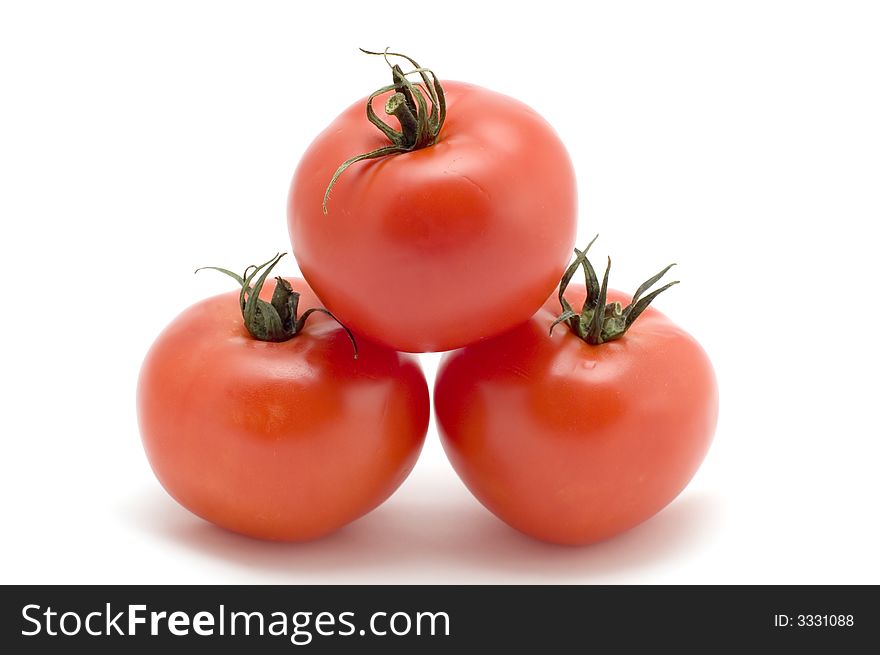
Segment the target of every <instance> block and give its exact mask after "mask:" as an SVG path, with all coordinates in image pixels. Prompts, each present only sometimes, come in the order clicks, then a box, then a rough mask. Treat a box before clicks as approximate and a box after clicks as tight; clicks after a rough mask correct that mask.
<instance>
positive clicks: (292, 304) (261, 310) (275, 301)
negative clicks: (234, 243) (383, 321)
mask: <svg viewBox="0 0 880 655" xmlns="http://www.w3.org/2000/svg"><path fill="white" fill-rule="evenodd" d="M285 254H287V253H283V252H282V253H279V254H276V255H275V256H274V257H273V258H272V259H270V260H269V261H267V262H265V263H263V264H260V265H259V266H256V265H253V264H251V265H250V266H248V267H247V268H246V269H245V270H244V273H243V274H242V275H238V274H237V273H233V272H232V271H230V270H228V269H225V268H220V267H218V266H203V267H202V268H197V269H196V273H198V272H199V271H202V270H205V269H210V270H213V271H220V272H221V273H223V274H225V275H228V276H229V277H231V278H232V279H233V280H235V281H236V282H238V283H239V284H240V285H241V294H240V296H239V302H240V304H241V315H242V317H243V318H244V325H245V327H246V328H247V331H248V332H249V333H250V334H251V336H252V337H253V338H254V339H258V340H259V341H273V342H280V341H287V340H288V339H292V338H293V337H295V336H296V335H297V334H299V333H300V332H301V331H302V329H303V327H304V326H305V323H306V321H307V320H308V318H309V316H311V315H312V314H314V313H315V312H321V313H322V314H327V316H329V317H330V318H332V319H333V320H334V321H336V322H337V323H339V325H340V326H341V327H342V329H343V330H345V333H346V334H347V335H348V338H349V339H351V345H352V347H353V348H354V358H355V359H357V356H358V348H357V342H356V341H355V339H354V335H353V334H352V333H351V330H349V329H348V328H347V327H345V325H343V324H342V323H341V322H340V321H339V319H338V318H336V317H335V316H334V315H333V314H332V313H330V310H327V309H324V308H323V307H312V308H311V309H307V310H306V311H304V312H303V314H302V316H297V312H298V309H299V296H300V294H299V292H297V291H294V290H293V287H291V286H290V282H288V281H287V280H285V279H284V278H283V277H276V278H275V282H276V284H275V291H274V292H273V293H272V300H271V301H269V302H266V301H265V300H263V299H262V298H260V291H262V289H263V285H264V284H265V283H266V279H267V278H268V277H269V274H270V273H271V272H272V269H273V268H275V266H276V264H278V262H279V261H281V258H282V257H284V255H285ZM258 274H259V277H257V279H256V281H254V278H255V277H256V276H257V275H258ZM251 282H253V287H251Z"/></svg>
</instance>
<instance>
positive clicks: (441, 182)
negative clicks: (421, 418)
mask: <svg viewBox="0 0 880 655" xmlns="http://www.w3.org/2000/svg"><path fill="white" fill-rule="evenodd" d="M396 79H397V78H396ZM398 87H400V85H398ZM442 89H444V90H445V102H446V110H447V112H446V118H445V122H444V123H443V125H442V129H440V130H439V134H438V135H437V140H436V143H433V145H426V146H425V147H421V148H415V149H412V150H409V151H401V152H397V153H392V154H389V155H387V156H384V157H378V158H375V159H371V160H369V161H361V162H358V163H355V164H353V165H351V166H349V167H348V168H347V169H346V170H345V171H344V172H343V173H342V174H341V175H340V176H339V177H338V179H337V180H336V181H335V182H334V184H333V187H332V190H331V191H330V193H329V195H328V197H327V205H326V206H327V215H324V212H323V209H322V201H323V198H324V194H325V191H326V190H327V188H328V183H329V182H330V180H331V177H332V176H333V175H334V171H336V170H337V168H338V167H339V166H340V164H341V163H342V162H344V161H346V160H348V159H349V158H351V157H352V156H356V155H358V154H359V153H366V152H369V151H373V150H375V149H376V148H382V147H383V146H387V145H388V144H389V141H388V139H387V138H386V137H385V136H384V135H383V134H382V132H380V131H378V130H376V129H375V127H374V125H373V124H371V122H370V121H369V120H367V119H366V118H365V117H364V104H365V102H366V100H360V101H358V102H356V103H354V104H353V105H351V107H349V108H348V109H346V110H345V111H344V112H343V113H342V114H341V115H339V116H338V117H337V118H336V119H335V120H334V121H333V122H332V123H330V125H329V126H328V127H327V129H325V130H324V131H323V132H322V133H321V134H320V135H319V136H318V137H317V138H316V139H315V140H314V142H313V143H312V144H311V145H310V146H309V148H308V149H307V150H306V152H305V154H304V155H303V157H302V160H301V161H300V163H299V166H298V167H297V169H296V172H295V174H294V177H293V181H292V183H291V187H290V194H289V200H288V224H289V229H290V235H291V240H292V244H293V250H294V253H295V254H296V258H297V261H298V263H299V266H300V269H301V271H302V273H303V276H304V277H305V278H306V280H307V281H308V283H309V285H310V286H311V287H312V288H313V289H314V290H315V292H316V293H317V295H318V297H319V298H320V299H321V301H322V302H323V303H324V305H325V306H326V307H327V308H328V309H330V310H331V311H332V312H333V313H334V314H336V315H337V316H338V317H339V319H340V320H341V321H342V322H343V323H345V324H346V325H348V326H349V327H351V329H352V330H354V331H355V332H356V333H358V334H364V335H366V336H368V337H370V338H372V339H374V340H376V341H378V342H380V343H384V344H386V345H388V346H390V347H392V348H395V349H397V350H403V351H409V352H426V351H442V350H449V349H452V348H457V347H460V346H464V345H467V344H469V343H472V342H474V341H477V340H479V339H482V338H486V337H489V336H492V335H495V334H498V333H500V332H502V331H504V330H506V329H508V328H510V327H513V326H514V325H516V324H518V323H521V322H523V321H525V320H527V319H528V318H529V317H530V316H531V315H532V314H534V312H535V311H536V310H537V309H538V308H539V307H540V306H541V304H542V303H543V302H544V300H545V299H546V298H547V296H548V295H550V294H551V293H552V291H553V289H554V287H555V285H556V282H557V281H558V280H559V276H560V275H561V273H562V271H563V270H564V268H565V263H566V260H567V258H568V255H569V254H570V253H571V247H572V244H573V242H574V236H575V229H576V204H577V203H576V188H575V177H574V172H573V169H572V165H571V161H570V159H569V156H568V153H567V152H566V150H565V147H564V146H563V144H562V142H561V141H560V140H559V138H558V137H557V135H556V133H555V132H554V130H553V129H552V128H551V127H550V125H549V124H548V123H547V122H546V121H545V120H544V119H543V118H541V116H539V115H538V114H537V113H536V112H535V111H534V110H532V109H530V108H529V107H527V106H526V105H524V104H523V103H521V102H519V101H517V100H514V99H513V98H510V97H508V96H505V95H502V94H500V93H495V92H493V91H489V90H487V89H484V88H480V87H478V86H474V85H471V84H465V83H462V82H452V81H449V82H447V81H444V82H443V83H442ZM393 92H394V89H391V90H387V91H385V92H383V93H379V94H378V95H376V96H375V98H376V100H377V101H382V102H385V101H387V100H388V99H389V98H391V97H392V93H393ZM398 97H399V96H398ZM377 104H378V103H377ZM389 120H391V121H395V120H396V119H395V118H393V117H391V118H390V119H389ZM395 124H397V123H395ZM392 149H393V148H392Z"/></svg>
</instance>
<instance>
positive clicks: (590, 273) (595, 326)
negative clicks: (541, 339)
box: [550, 234, 678, 346]
mask: <svg viewBox="0 0 880 655" xmlns="http://www.w3.org/2000/svg"><path fill="white" fill-rule="evenodd" d="M598 238H599V235H598V234H597V235H596V236H595V237H593V240H592V241H590V243H589V244H587V247H586V248H584V249H583V250H582V251H581V250H578V249H577V248H575V250H574V252H575V260H574V261H573V262H572V263H571V265H570V266H569V267H568V268H567V269H566V271H565V273H564V274H563V276H562V279H561V280H560V281H559V304H560V305H561V306H562V313H561V314H560V315H559V316H558V317H557V318H556V320H555V321H553V323H552V324H551V325H550V334H553V328H555V327H556V326H557V325H559V324H560V323H562V322H566V323H568V326H569V327H570V328H571V331H572V332H574V334H576V335H577V336H578V337H579V338H580V339H582V340H584V341H586V342H587V343H589V344H591V345H594V346H597V345H599V344H602V343H605V342H607V341H613V340H615V339H619V338H620V337H622V336H623V335H624V334H626V331H627V330H629V328H630V327H631V326H632V324H633V323H635V321H636V319H637V318H638V317H639V316H640V315H641V313H642V312H643V311H645V310H646V309H647V308H648V305H650V304H651V301H652V300H654V298H656V297H657V296H659V295H660V294H661V293H663V292H664V291H666V290H667V289H668V288H669V287H671V286H673V285H675V284H678V280H675V281H674V282H669V283H668V284H666V285H664V286H662V287H660V288H659V289H656V290H654V291H652V292H651V293H649V294H648V295H646V296H644V297H642V294H644V293H645V292H646V291H647V290H648V289H650V288H651V287H652V286H654V284H656V283H657V281H659V280H660V278H662V277H663V276H664V275H666V272H667V271H668V270H669V269H670V268H672V267H673V266H675V264H670V265H669V266H667V267H666V268H664V269H663V270H662V271H660V272H659V273H657V274H656V275H654V276H652V277H650V278H648V279H647V280H645V282H643V283H642V284H641V286H639V288H638V289H636V292H635V294H634V295H633V298H632V301H631V302H630V304H629V305H627V306H626V307H623V306H622V305H621V304H620V303H619V302H612V303H607V304H606V302H605V300H606V298H607V293H608V275H609V273H610V272H611V258H610V257H609V258H608V266H607V267H606V268H605V275H604V277H603V278H602V285H601V286H600V285H599V279H598V278H597V277H596V270H595V269H594V268H593V265H592V264H591V263H590V260H589V259H588V258H587V253H588V252H589V250H590V247H591V246H592V245H593V244H594V243H595V242H596V239H598ZM578 267H580V268H582V269H583V271H584V279H585V284H586V287H587V298H586V300H584V305H583V307H582V308H581V311H580V312H575V311H574V309H573V308H572V306H571V304H570V303H569V302H568V301H567V300H566V299H565V296H564V294H565V290H566V289H567V288H568V284H569V282H571V278H572V276H573V275H574V274H575V271H577V269H578Z"/></svg>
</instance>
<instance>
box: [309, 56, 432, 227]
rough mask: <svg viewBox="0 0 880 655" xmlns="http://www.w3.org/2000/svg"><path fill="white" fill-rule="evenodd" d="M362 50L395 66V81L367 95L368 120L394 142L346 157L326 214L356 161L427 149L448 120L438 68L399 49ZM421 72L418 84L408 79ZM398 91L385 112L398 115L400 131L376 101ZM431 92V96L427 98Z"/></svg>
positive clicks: (335, 175)
mask: <svg viewBox="0 0 880 655" xmlns="http://www.w3.org/2000/svg"><path fill="white" fill-rule="evenodd" d="M360 51H361V52H363V53H365V54H368V55H381V56H382V57H384V58H385V63H386V64H388V66H389V68H391V77H392V82H393V83H392V84H389V85H388V86H383V87H382V88H381V89H378V90H376V91H374V92H373V93H371V94H370V97H369V98H367V120H369V121H370V122H371V123H372V124H373V125H375V126H376V127H377V128H378V129H379V130H380V131H381V132H382V134H384V135H385V136H387V137H388V140H389V141H391V145H387V146H382V147H381V148H376V149H375V150H371V151H370V152H365V153H362V154H360V155H355V156H354V157H351V158H350V159H347V160H345V161H344V162H342V164H340V165H339V168H337V169H336V172H335V173H333V177H332V178H330V183H329V184H328V185H327V189H326V191H324V203H323V210H324V214H325V215H326V214H327V201H328V200H329V198H330V190H331V189H332V188H333V185H334V184H336V180H338V179H339V176H340V175H342V173H343V172H345V169H347V168H348V167H349V166H351V165H352V164H356V163H357V162H359V161H364V160H365V159H378V158H380V157H387V156H388V155H394V154H398V153H402V152H411V151H413V150H418V149H420V148H427V147H428V146H432V145H434V144H435V143H437V139H438V138H439V137H440V130H441V129H442V128H443V123H444V122H445V121H446V96H445V94H444V92H443V87H442V86H441V85H440V81H439V80H438V79H437V76H436V75H434V71H432V70H431V69H430V68H422V67H421V66H419V64H418V63H417V62H416V61H415V60H414V59H413V58H412V57H408V56H406V55H404V54H400V53H398V52H388V48H386V49H385V50H384V51H383V52H373V51H370V50H364V49H363V48H360ZM389 57H400V58H401V59H405V60H406V61H408V62H409V63H410V64H412V66H413V70H411V71H408V72H406V73H404V72H403V69H402V68H401V67H400V66H399V65H398V64H392V63H391V61H390V60H389V59H388V58H389ZM415 74H418V75H419V76H420V77H421V80H422V81H421V82H416V83H415V84H414V83H413V82H411V81H410V80H409V78H408V76H409V75H415ZM388 91H394V94H393V95H392V96H391V97H390V98H388V100H387V101H386V102H385V113H386V114H387V115H388V116H394V117H395V118H396V119H397V121H398V123H400V129H399V130H396V129H394V128H393V127H391V125H389V124H388V123H386V122H385V121H383V120H382V119H381V118H379V116H378V115H377V114H376V111H375V110H374V109H373V100H374V99H375V98H376V97H377V96H379V95H382V94H383V93H387V92H388ZM426 95H427V98H426V97H425V96H426ZM429 100H430V102H431V108H430V110H429V109H428V101H429Z"/></svg>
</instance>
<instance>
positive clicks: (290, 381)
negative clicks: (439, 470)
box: [138, 279, 429, 541]
mask: <svg viewBox="0 0 880 655" xmlns="http://www.w3.org/2000/svg"><path fill="white" fill-rule="evenodd" d="M288 281H289V282H290V284H291V285H292V288H293V289H294V290H295V291H297V292H299V293H300V294H301V297H300V301H299V307H300V309H305V310H308V309H309V308H312V307H318V306H319V303H318V300H317V298H316V297H315V295H314V293H313V292H312V291H311V290H310V289H309V288H308V287H307V286H306V284H305V283H304V282H303V281H302V280H297V279H290V280H288ZM274 286H275V285H274V283H272V282H270V283H269V284H267V285H266V287H264V289H263V291H262V293H261V294H260V295H261V297H263V298H264V299H267V300H268V298H270V297H271V296H272V292H273V290H274ZM238 299H239V294H238V293H237V292H236V293H228V294H223V295H219V296H215V297H213V298H208V299H206V300H203V301H202V302H200V303H198V304H196V305H193V306H192V307H190V308H189V309H187V310H186V311H184V312H183V313H182V314H181V315H180V316H178V317H177V318H176V319H175V320H174V322H172V323H171V325H169V326H168V328H166V330H165V331H164V332H163V333H162V334H161V335H160V336H159V338H158V339H157V340H156V342H155V343H154V344H153V346H152V348H151V349H150V351H149V354H148V355H147V357H146V360H145V361H144V365H143V368H142V370H141V375H140V380H139V384H138V418H139V422H140V428H141V435H142V438H143V443H144V447H145V449H146V452H147V456H148V457H149V460H150V464H151V465H152V467H153V471H154V472H155V473H156V476H157V477H158V478H159V481H160V482H161V483H162V485H163V486H164V487H165V489H166V490H167V491H168V493H170V494H171V495H172V496H173V497H174V498H175V499H176V500H177V501H178V502H179V503H180V504H181V505H183V506H184V507H186V508H187V509H189V510H190V511H192V512H193V513H195V514H197V515H199V516H201V517H202V518H204V519H207V520H208V521H211V522H212V523H215V524H217V525H219V526H222V527H224V528H227V529H229V530H233V531H235V532H239V533H242V534H245V535H249V536H253V537H259V538H264V539H276V540H290V541H298V540H305V539H311V538H315V537H319V536H321V535H324V534H326V533H329V532H331V531H332V530H335V529H336V528H339V527H340V526H342V525H344V524H346V523H348V522H350V521H353V520H354V519H356V518H358V517H359V516H362V515H363V514H365V513H367V512H369V511H370V510H371V509H373V508H374V507H376V506H377V505H379V504H380V503H381V502H382V501H384V500H385V499H386V498H388V496H390V495H391V493H392V492H393V491H394V490H395V489H396V488H397V487H398V486H399V485H400V483H401V482H403V480H404V479H405V478H406V476H407V475H408V473H409V471H410V470H411V469H412V467H413V465H414V463H415V461H416V458H417V457H418V453H419V451H420V449H421V447H422V443H423V441H424V437H425V432H426V429H427V425H428V414H429V400H428V391H427V385H426V383H425V379H424V376H423V375H422V372H421V369H420V368H419V366H418V364H417V362H416V360H415V359H414V358H413V357H411V356H407V355H401V354H399V353H396V352H394V351H392V350H390V349H388V348H385V347H382V346H379V345H376V344H373V343H370V342H369V341H367V340H366V339H359V340H358V346H359V356H358V358H357V359H355V358H354V357H353V353H352V344H351V342H350V341H349V339H348V336H347V335H346V333H345V332H344V331H343V329H342V328H340V327H339V325H338V324H337V323H335V322H334V321H333V320H332V319H330V318H329V317H327V316H324V315H321V314H313V315H312V316H311V317H310V318H309V322H308V324H307V325H306V326H305V327H304V329H303V330H302V332H301V333H299V334H298V335H296V336H295V337H294V338H292V339H290V340H288V341H283V342H280V343H272V342H267V341H258V340H256V339H254V338H253V337H252V336H251V335H250V334H248V331H247V330H246V329H245V327H244V325H243V322H242V315H241V310H240V308H239V304H238Z"/></svg>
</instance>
